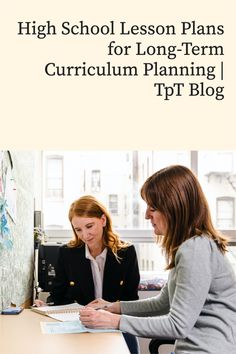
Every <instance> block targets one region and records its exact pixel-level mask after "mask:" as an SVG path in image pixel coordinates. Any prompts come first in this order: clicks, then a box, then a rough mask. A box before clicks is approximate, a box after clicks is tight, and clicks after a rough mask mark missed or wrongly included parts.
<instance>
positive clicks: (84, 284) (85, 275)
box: [77, 247, 94, 301]
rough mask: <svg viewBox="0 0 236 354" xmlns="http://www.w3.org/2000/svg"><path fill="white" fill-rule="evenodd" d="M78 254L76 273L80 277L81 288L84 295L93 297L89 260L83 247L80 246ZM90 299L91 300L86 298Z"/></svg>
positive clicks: (89, 297)
mask: <svg viewBox="0 0 236 354" xmlns="http://www.w3.org/2000/svg"><path fill="white" fill-rule="evenodd" d="M79 250H80V255H79V262H78V268H77V273H78V275H79V279H80V283H81V284H80V286H81V288H82V289H83V293H84V294H85V297H86V298H88V299H94V283H93V275H92V269H91V265H90V260H89V259H87V258H85V247H81V248H80V249H79ZM88 301H91V300H88Z"/></svg>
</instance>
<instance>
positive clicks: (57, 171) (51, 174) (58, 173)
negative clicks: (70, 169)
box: [45, 156, 64, 199]
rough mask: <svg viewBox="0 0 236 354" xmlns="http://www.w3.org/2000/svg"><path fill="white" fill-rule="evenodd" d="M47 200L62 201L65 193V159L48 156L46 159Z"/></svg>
mask: <svg viewBox="0 0 236 354" xmlns="http://www.w3.org/2000/svg"><path fill="white" fill-rule="evenodd" d="M45 182H46V193H45V194H46V198H50V199H62V198H63V195H64V191H63V157H62V156H47V159H46V181H45Z"/></svg>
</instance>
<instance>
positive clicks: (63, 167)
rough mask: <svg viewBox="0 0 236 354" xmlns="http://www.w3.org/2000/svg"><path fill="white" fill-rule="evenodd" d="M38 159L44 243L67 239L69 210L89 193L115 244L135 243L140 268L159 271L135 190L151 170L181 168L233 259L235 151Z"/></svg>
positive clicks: (161, 263) (70, 154)
mask: <svg viewBox="0 0 236 354" xmlns="http://www.w3.org/2000/svg"><path fill="white" fill-rule="evenodd" d="M43 158H44V165H43V167H44V168H43V175H44V185H45V195H44V200H43V214H44V227H45V228H46V229H47V230H49V229H50V230H49V232H48V235H49V240H50V241H61V242H67V241H68V239H70V238H71V237H72V231H71V225H70V223H69V221H68V216H67V215H68V210H69V206H70V205H71V203H72V202H73V201H74V200H75V199H77V198H79V197H80V196H82V195H85V194H92V195H94V196H95V197H96V198H97V199H98V200H100V201H101V202H102V203H103V204H104V205H105V206H106V207H107V208H108V210H109V211H110V213H111V216H112V221H113V226H114V228H115V229H116V230H117V232H118V233H119V234H120V236H121V239H125V240H127V241H130V242H132V243H134V244H135V247H136V251H137V254H138V257H139V266H140V269H141V270H143V271H145V270H147V271H152V270H154V271H158V272H160V270H161V269H164V267H165V260H164V257H163V255H162V253H160V252H159V251H157V248H156V246H155V247H154V244H153V242H154V240H153V231H152V228H151V225H150V222H149V221H148V220H145V211H146V204H145V203H144V201H143V200H142V199H141V197H140V188H141V186H142V184H143V182H144V181H145V180H146V178H147V177H148V176H150V175H151V174H152V173H154V172H155V171H157V170H159V169H161V168H163V167H166V166H168V165H171V164H182V165H185V166H187V167H189V168H191V169H192V170H193V171H194V172H195V173H196V174H197V175H198V178H199V181H200V183H201V186H202V188H203V190H204V193H205V195H206V197H207V200H208V203H209V207H210V210H211V214H212V219H213V223H214V225H215V227H216V228H219V229H221V230H222V231H223V232H224V233H225V234H226V235H229V236H230V237H231V240H232V242H231V247H232V252H231V254H234V255H235V252H233V250H235V249H236V246H234V244H235V242H236V230H235V229H234V228H235V226H236V223H235V217H236V211H235V198H236V151H59V152H58V151H54V152H50V151H44V152H43ZM157 247H159V246H157ZM158 252H159V253H158ZM231 259H232V257H231Z"/></svg>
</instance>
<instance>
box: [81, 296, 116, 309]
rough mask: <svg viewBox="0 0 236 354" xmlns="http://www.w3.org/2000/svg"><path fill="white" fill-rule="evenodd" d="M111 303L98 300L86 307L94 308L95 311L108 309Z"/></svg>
mask: <svg viewBox="0 0 236 354" xmlns="http://www.w3.org/2000/svg"><path fill="white" fill-rule="evenodd" d="M110 304H111V302H109V301H106V300H103V299H101V298H98V299H96V300H93V301H91V302H89V303H88V304H87V305H86V306H85V307H92V308H93V309H95V310H98V309H104V308H107V307H108V306H109V305H110Z"/></svg>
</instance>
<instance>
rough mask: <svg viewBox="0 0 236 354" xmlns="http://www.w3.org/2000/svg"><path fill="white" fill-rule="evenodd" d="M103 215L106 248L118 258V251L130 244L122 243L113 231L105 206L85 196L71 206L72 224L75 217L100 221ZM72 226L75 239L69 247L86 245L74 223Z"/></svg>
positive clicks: (70, 217) (70, 216)
mask: <svg viewBox="0 0 236 354" xmlns="http://www.w3.org/2000/svg"><path fill="white" fill-rule="evenodd" d="M102 215H105V216H106V225H105V226H104V228H103V244H104V246H105V247H107V248H109V249H110V250H111V251H112V252H113V254H114V255H115V256H116V257H118V256H117V252H118V250H120V249H121V248H126V247H128V246H129V243H127V242H124V241H121V240H120V237H119V235H118V234H117V233H115V232H114V231H113V230H112V220H111V217H110V215H109V213H108V211H107V209H106V208H105V206H104V205H102V204H101V203H100V202H99V201H98V200H97V199H96V198H94V197H93V196H91V195H85V196H83V197H81V198H79V199H77V200H75V201H74V202H73V203H72V204H71V206H70V210H69V220H70V223H71V221H72V218H73V217H74V216H81V217H88V218H99V219H100V218H101V217H102ZM71 226H72V229H73V231H74V238H73V239H72V240H71V241H70V242H69V243H68V246H69V247H80V246H82V245H84V242H83V241H82V240H81V239H80V238H79V237H78V235H77V234H76V231H75V230H74V227H73V225H72V223H71ZM118 258H119V257H118Z"/></svg>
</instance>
